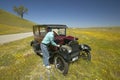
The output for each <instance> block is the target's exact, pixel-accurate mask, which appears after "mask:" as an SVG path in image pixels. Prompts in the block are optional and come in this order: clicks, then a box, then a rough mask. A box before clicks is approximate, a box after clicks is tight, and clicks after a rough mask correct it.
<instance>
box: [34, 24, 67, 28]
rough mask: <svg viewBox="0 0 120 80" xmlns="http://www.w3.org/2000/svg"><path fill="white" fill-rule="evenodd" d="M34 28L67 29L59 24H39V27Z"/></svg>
mask: <svg viewBox="0 0 120 80" xmlns="http://www.w3.org/2000/svg"><path fill="white" fill-rule="evenodd" d="M34 27H49V28H67V26H66V25H61V24H41V25H34Z"/></svg>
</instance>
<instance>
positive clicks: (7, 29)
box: [0, 9, 35, 34]
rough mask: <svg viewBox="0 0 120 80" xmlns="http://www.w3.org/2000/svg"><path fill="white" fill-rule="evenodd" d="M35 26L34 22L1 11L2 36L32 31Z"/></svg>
mask: <svg viewBox="0 0 120 80" xmlns="http://www.w3.org/2000/svg"><path fill="white" fill-rule="evenodd" d="M34 24H35V23H34V22H31V21H28V20H26V19H22V18H20V17H18V16H16V15H14V14H11V13H9V12H6V11H4V10H2V9H0V34H11V33H19V32H27V31H32V25H34Z"/></svg>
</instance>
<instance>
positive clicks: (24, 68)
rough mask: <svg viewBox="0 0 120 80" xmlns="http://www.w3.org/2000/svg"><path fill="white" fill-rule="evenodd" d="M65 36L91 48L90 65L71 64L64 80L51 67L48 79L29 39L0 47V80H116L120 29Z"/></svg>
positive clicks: (119, 66)
mask: <svg viewBox="0 0 120 80" xmlns="http://www.w3.org/2000/svg"><path fill="white" fill-rule="evenodd" d="M73 33H74V35H73ZM67 34H69V35H72V36H76V37H78V38H79V40H78V41H79V43H80V44H82V43H85V44H88V45H90V46H91V48H92V51H91V55H92V60H91V62H87V61H85V60H82V59H79V60H78V61H76V62H74V63H71V64H70V66H69V72H68V74H67V75H66V76H63V75H62V74H61V73H59V72H58V71H56V69H55V68H54V67H53V69H52V70H51V74H50V76H48V75H47V71H46V70H45V69H44V67H43V66H42V65H43V63H42V58H40V57H38V56H37V55H34V52H33V50H32V48H31V47H30V45H29V44H30V41H31V40H32V39H33V37H29V38H26V39H22V40H18V41H15V42H12V43H8V44H4V45H0V80H40V79H41V80H48V79H50V80H120V70H119V69H120V45H119V44H120V28H118V29H115V28H113V29H108V28H107V29H106V28H104V29H68V31H67Z"/></svg>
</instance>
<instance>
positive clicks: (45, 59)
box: [41, 43, 50, 66]
mask: <svg viewBox="0 0 120 80" xmlns="http://www.w3.org/2000/svg"><path fill="white" fill-rule="evenodd" d="M41 51H42V53H43V63H44V65H45V66H49V65H50V63H49V57H50V56H49V52H48V47H47V45H45V44H42V43H41Z"/></svg>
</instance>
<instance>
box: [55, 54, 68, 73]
mask: <svg viewBox="0 0 120 80" xmlns="http://www.w3.org/2000/svg"><path fill="white" fill-rule="evenodd" d="M54 64H55V67H56V68H57V70H58V71H59V72H61V73H62V74H63V75H66V74H67V73H68V68H69V65H68V63H67V62H66V61H65V60H64V58H63V57H62V56H60V55H57V56H55V58H54Z"/></svg>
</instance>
